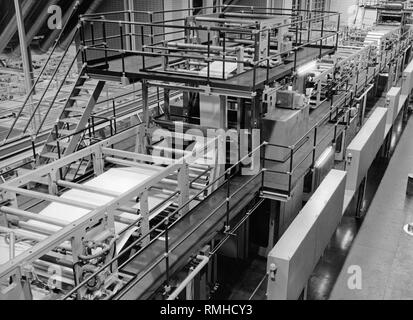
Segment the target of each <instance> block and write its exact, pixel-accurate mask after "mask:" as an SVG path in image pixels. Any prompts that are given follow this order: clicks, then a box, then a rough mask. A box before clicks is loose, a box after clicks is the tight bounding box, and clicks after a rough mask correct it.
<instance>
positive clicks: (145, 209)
mask: <svg viewBox="0 0 413 320" xmlns="http://www.w3.org/2000/svg"><path fill="white" fill-rule="evenodd" d="M139 211H140V214H141V217H142V220H141V234H143V235H145V234H148V233H149V230H150V229H149V202H148V191H145V192H143V193H142V194H140V195H139ZM149 241H150V239H149V237H145V239H142V246H146V245H148V244H149Z"/></svg>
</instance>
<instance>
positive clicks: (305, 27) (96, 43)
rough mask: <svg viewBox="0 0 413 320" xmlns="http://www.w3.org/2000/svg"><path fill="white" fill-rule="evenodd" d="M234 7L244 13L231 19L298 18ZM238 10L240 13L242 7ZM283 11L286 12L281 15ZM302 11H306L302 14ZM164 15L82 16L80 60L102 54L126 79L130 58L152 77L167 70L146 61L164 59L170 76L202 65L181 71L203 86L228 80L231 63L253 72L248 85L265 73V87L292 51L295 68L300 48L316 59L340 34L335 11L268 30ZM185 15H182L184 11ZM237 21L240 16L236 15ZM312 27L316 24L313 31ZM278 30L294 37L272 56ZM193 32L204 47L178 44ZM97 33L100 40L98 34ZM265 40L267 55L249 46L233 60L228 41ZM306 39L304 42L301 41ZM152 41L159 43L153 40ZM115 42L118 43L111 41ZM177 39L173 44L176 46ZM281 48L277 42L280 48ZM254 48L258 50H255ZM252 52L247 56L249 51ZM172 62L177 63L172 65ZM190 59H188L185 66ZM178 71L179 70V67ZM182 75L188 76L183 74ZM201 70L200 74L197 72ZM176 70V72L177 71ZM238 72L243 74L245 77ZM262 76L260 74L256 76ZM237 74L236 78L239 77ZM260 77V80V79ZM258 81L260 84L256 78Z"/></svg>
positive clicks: (254, 43) (255, 42)
mask: <svg viewBox="0 0 413 320" xmlns="http://www.w3.org/2000/svg"><path fill="white" fill-rule="evenodd" d="M234 8H235V9H238V10H242V14H241V13H240V12H238V13H237V12H231V14H235V15H237V14H238V15H240V14H241V15H246V18H248V17H250V16H249V15H252V16H253V17H254V14H255V15H257V17H260V18H261V19H262V18H271V17H273V16H281V17H283V15H284V16H288V17H290V16H291V14H298V13H297V12H296V11H294V12H292V11H291V12H288V10H284V9H283V10H281V9H272V8H258V7H257V8H256V7H242V6H234ZM241 8H242V9H241ZM179 11H182V10H171V12H179ZM285 11H287V12H288V13H283V12H285ZM301 11H305V10H301ZM167 12H168V11H163V12H149V13H148V12H140V11H125V12H113V13H108V14H104V15H98V14H96V15H85V16H82V18H81V25H82V27H81V29H82V32H81V34H82V43H83V45H84V48H85V50H84V51H85V52H84V54H83V59H84V62H86V63H89V64H90V65H93V64H94V61H93V59H88V56H89V54H92V53H93V52H94V53H95V54H100V55H104V57H102V58H101V61H102V63H105V65H109V63H110V61H111V60H112V59H114V58H116V59H120V62H121V65H120V67H119V70H118V71H119V72H121V73H122V74H123V75H126V74H127V73H129V72H132V71H131V70H126V64H127V63H126V60H127V58H128V56H137V57H138V58H139V61H140V64H141V66H140V69H139V70H135V71H136V72H138V71H139V72H140V71H144V72H156V73H165V72H166V71H165V70H162V69H161V68H159V67H158V65H157V64H155V65H156V67H155V66H154V64H153V63H150V62H151V61H152V60H153V59H156V58H163V59H165V61H168V59H170V60H169V62H168V68H169V69H170V70H169V71H171V72H172V73H173V69H174V68H176V67H177V66H181V65H191V64H192V65H196V66H197V67H198V69H200V67H205V69H206V70H205V69H204V71H202V73H200V72H198V71H196V72H193V70H192V69H191V70H189V69H188V70H184V71H183V73H184V74H186V75H188V77H195V78H203V79H205V78H206V79H207V82H208V83H210V82H211V81H214V80H226V79H227V78H228V77H229V75H228V71H227V68H226V66H228V65H229V64H230V63H232V64H236V65H237V66H238V67H240V68H241V69H244V71H243V72H247V71H251V75H249V76H251V79H250V81H249V83H250V84H252V86H253V87H255V86H256V85H257V82H258V81H259V82H260V83H262V78H263V75H262V72H259V71H260V70H266V74H265V75H264V81H265V83H268V82H269V81H270V79H271V72H270V71H271V69H273V67H274V64H273V62H274V61H275V60H277V59H279V58H280V57H282V56H284V55H287V56H288V55H290V53H291V52H294V55H293V56H294V64H293V65H294V68H296V67H297V58H298V57H297V54H298V52H299V50H300V49H302V48H305V47H308V46H316V47H319V48H320V52H319V56H321V55H322V54H323V51H322V50H323V48H326V46H325V45H324V42H325V41H326V40H328V39H332V38H334V39H335V40H336V43H334V45H332V46H331V48H334V47H336V46H337V41H338V34H339V25H340V21H339V20H340V19H339V17H340V15H339V14H338V13H334V12H327V11H325V12H323V16H322V18H320V17H315V18H309V19H304V18H303V16H300V18H299V20H297V21H295V22H291V23H279V24H275V25H274V26H271V27H270V28H267V29H261V27H260V24H259V23H256V22H254V23H252V22H251V20H247V19H244V20H243V19H240V18H238V19H237V16H234V17H232V16H229V17H228V21H229V22H232V23H238V26H234V27H232V28H231V27H225V26H209V27H206V26H201V25H196V24H194V25H186V24H185V25H179V24H180V23H181V22H182V23H184V22H185V19H173V20H166V21H164V20H159V21H157V20H155V19H154V17H155V16H156V15H157V14H160V13H162V14H163V15H165V14H166V13H167ZM184 12H186V11H185V10H184ZM112 14H113V15H117V16H119V15H120V14H124V15H126V16H127V17H126V18H125V19H124V20H123V21H122V20H121V21H119V19H111V17H110V16H111V15H112ZM138 14H139V15H143V16H145V17H146V18H143V19H141V21H142V20H145V22H137V20H138V19H137V18H136V17H135V15H138ZM240 17H241V16H240ZM195 19H201V20H200V21H204V20H205V21H207V22H208V21H209V22H211V21H212V22H213V21H216V20H217V19H218V20H220V19H219V18H209V17H196V18H195ZM331 19H337V25H336V26H335V28H333V29H327V28H326V23H327V21H329V20H331ZM312 23H313V24H314V25H313V27H312ZM109 25H110V26H111V28H110V29H111V30H112V34H111V35H108V31H107V30H108V29H109V28H108V26H109ZM116 28H118V30H119V31H118V32H113V29H116ZM280 28H286V29H290V30H293V33H294V37H293V39H292V41H291V42H292V46H291V48H287V49H285V50H283V49H282V48H279V49H278V50H277V51H276V52H273V51H272V50H271V49H270V48H271V46H272V45H274V44H275V43H274V41H276V39H275V36H274V34H275V32H276V30H279V29H280ZM166 29H167V30H171V31H169V32H173V33H181V34H183V35H185V37H182V38H179V39H174V40H173V41H171V42H168V41H167V39H166V38H165V37H166V36H168V34H166V32H165V31H164V30H166ZM156 30H158V31H159V30H163V31H162V32H157V31H156ZM215 32H219V33H220V36H221V38H222V41H221V42H222V44H220V46H219V47H216V46H214V45H212V44H211V42H212V39H213V34H214V33H215ZM304 32H306V33H307V35H306V37H303V36H302V34H303V33H304ZM86 33H88V34H89V38H86ZM191 33H203V34H204V37H205V38H206V42H205V44H204V45H197V46H186V45H185V43H180V42H179V41H181V40H183V39H184V38H188V35H190V34H191ZM97 34H99V35H101V36H96V35H97ZM264 35H265V36H266V39H267V40H266V41H268V45H267V46H266V49H265V50H267V52H266V53H265V54H263V55H261V57H260V55H259V54H254V52H252V51H254V50H252V51H251V50H250V49H248V48H247V50H246V53H247V54H249V56H248V55H247V56H246V57H248V58H247V59H239V57H238V56H237V53H236V50H235V49H234V48H233V47H231V46H229V45H228V44H227V43H229V42H230V41H239V42H240V43H244V42H245V43H247V42H248V45H251V46H252V47H255V48H258V47H259V45H260V41H261V36H264ZM304 38H306V39H304ZM156 39H160V40H159V41H158V42H156ZM115 40H116V41H115ZM176 41H178V42H179V43H177V44H176V45H175V42H176ZM134 43H135V44H136V43H137V46H140V50H138V49H136V48H135V49H134V48H133V47H134ZM279 45H280V47H281V44H279ZM257 50H258V49H257ZM250 51H251V52H250ZM172 59H175V60H174V61H172ZM188 60H191V61H190V62H188ZM214 62H217V63H220V68H221V69H222V70H221V71H222V72H221V71H219V72H217V71H214V72H213V71H212V70H211V68H212V67H211V64H212V63H214ZM179 70H180V69H179ZM185 71H186V72H185ZM199 71H200V70H199ZM176 72H179V71H178V70H177V71H176ZM243 72H241V73H243ZM259 73H260V75H259ZM239 74H240V73H238V74H237V75H239ZM258 76H259V77H258ZM258 78H259V79H260V80H258Z"/></svg>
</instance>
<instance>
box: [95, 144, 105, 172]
mask: <svg viewBox="0 0 413 320" xmlns="http://www.w3.org/2000/svg"><path fill="white" fill-rule="evenodd" d="M104 166H105V164H104V160H103V153H102V147H100V146H98V147H97V148H96V149H95V151H94V152H93V169H94V172H95V175H96V176H99V175H101V174H103V169H104Z"/></svg>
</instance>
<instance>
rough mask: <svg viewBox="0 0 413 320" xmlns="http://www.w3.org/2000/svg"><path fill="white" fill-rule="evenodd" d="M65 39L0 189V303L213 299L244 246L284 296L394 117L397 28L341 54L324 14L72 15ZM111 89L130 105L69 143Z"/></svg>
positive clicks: (274, 295)
mask: <svg viewBox="0 0 413 320" xmlns="http://www.w3.org/2000/svg"><path fill="white" fill-rule="evenodd" d="M177 16H178V18H177ZM73 37H74V38H75V39H77V48H78V53H77V55H76V58H75V60H76V61H74V63H78V64H79V65H80V67H81V68H80V72H79V78H78V80H77V81H76V83H75V84H74V86H73V89H72V91H71V92H70V93H69V96H68V99H67V101H66V102H65V105H64V106H63V108H62V111H61V114H60V117H59V119H58V122H57V125H56V126H55V127H54V128H53V130H52V131H51V132H50V134H49V137H48V139H47V142H45V144H44V146H43V148H42V150H41V152H40V153H39V154H38V156H37V158H36V159H35V162H36V165H35V167H34V168H32V170H20V174H18V175H17V177H15V178H14V179H11V180H7V181H5V182H4V183H2V184H0V192H1V194H0V299H33V300H42V299H68V300H73V299H81V300H98V299H169V300H174V299H212V298H213V297H214V293H215V292H216V291H217V290H219V285H220V282H221V281H222V280H221V279H222V277H221V276H220V272H221V270H220V268H219V264H218V257H219V256H220V255H221V256H230V257H236V258H238V259H247V258H248V255H249V251H250V250H251V246H252V245H251V243H253V242H254V243H255V247H256V248H257V251H258V252H259V254H260V255H261V256H264V257H267V261H268V266H267V273H266V279H267V282H266V283H267V290H266V291H267V298H268V299H298V298H299V297H300V295H301V294H302V291H303V290H304V289H305V286H306V283H307V281H308V278H309V276H310V275H311V271H312V270H313V269H314V266H315V264H316V263H317V261H318V259H319V257H320V256H321V254H322V252H323V251H324V249H325V247H326V246H327V244H328V240H329V239H330V238H331V235H332V234H333V232H334V230H335V228H336V227H337V225H338V223H339V221H340V219H341V217H342V215H343V214H344V212H345V211H346V209H347V208H350V207H355V208H356V212H360V208H359V204H360V202H362V199H363V196H364V195H363V184H364V183H365V176H366V170H367V169H368V168H369V166H370V164H371V161H372V158H374V156H375V155H376V154H377V152H378V151H379V149H380V148H381V150H382V153H383V154H385V153H386V148H388V144H389V141H390V140H391V139H392V138H391V136H392V130H393V126H395V123H396V122H397V121H400V115H401V114H404V113H405V112H406V110H407V103H408V100H409V98H410V94H411V90H412V87H413V67H412V66H413V65H412V63H410V60H411V47H412V40H413V37H412V32H411V29H410V26H409V25H407V24H406V23H402V22H401V23H399V24H398V25H389V24H385V23H384V22H383V21H380V23H378V24H377V25H376V26H374V27H373V28H372V30H371V31H370V32H369V33H368V34H366V35H365V36H364V39H362V41H358V42H354V41H352V43H351V44H349V43H347V42H346V41H345V40H344V39H343V38H342V33H341V30H340V15H339V14H338V13H336V12H327V11H322V12H315V11H311V12H309V11H307V10H291V9H272V8H261V7H253V6H248V7H245V6H235V5H234V6H224V7H203V8H202V9H197V13H196V14H195V10H194V9H189V10H188V9H186V10H170V11H162V12H143V11H142V12H141V11H136V12H135V11H125V12H123V11H122V12H107V13H97V14H85V15H82V16H81V17H80V19H79V23H78V26H77V29H76V32H75V34H74V36H73ZM109 82H110V83H122V84H132V83H139V84H140V85H141V90H142V95H141V97H142V109H141V110H140V111H139V112H138V113H134V114H132V115H129V116H128V117H126V116H123V117H122V118H121V119H116V118H115V119H114V120H113V121H112V122H111V123H110V124H111V128H112V127H113V126H116V125H118V126H120V125H121V124H122V125H123V127H124V128H123V129H122V130H112V132H111V134H108V133H107V130H106V135H105V136H104V137H103V138H101V139H94V140H93V143H92V142H91V140H88V141H87V143H85V141H86V139H85V136H90V135H92V134H94V132H93V130H92V129H91V127H90V125H91V124H90V121H89V122H88V119H89V118H90V115H91V113H92V111H93V108H94V106H95V104H96V101H97V100H98V97H99V95H100V94H101V93H102V89H103V87H104V85H105V83H109ZM86 87H88V88H89V89H88V90H89V91H87V92H88V94H85V91H84V89H85V88H86ZM384 91H388V97H387V100H386V101H387V102H386V107H385V108H380V107H377V108H371V107H368V101H371V100H374V99H375V97H378V96H380V95H381V94H382V92H384ZM151 93H156V94H155V96H156V99H154V100H153V99H150V98H149V97H150V96H151ZM85 96H86V97H85ZM39 104H40V103H39ZM131 119H132V120H131ZM30 121H31V119H29V122H30ZM15 123H17V124H18V123H19V119H18V118H17V119H16V121H15ZM125 123H127V124H128V125H127V126H126V125H125ZM100 130H103V129H100ZM108 136H109V137H108ZM18 138H21V137H17V138H16V137H15V136H11V135H10V137H9V136H8V137H7V138H6V140H5V141H3V144H5V145H6V144H7V143H15V142H16V141H17V139H18ZM382 146H384V147H382ZM338 167H340V169H338ZM73 172H74V173H73ZM303 204H305V205H304V206H303ZM333 205H334V208H333ZM266 206H267V207H269V208H271V209H270V211H271V213H270V214H269V215H264V214H256V211H259V210H264V209H263V208H264V207H266ZM258 209H259V210H258ZM299 213H300V214H299ZM276 216H278V218H277V219H275V217H276ZM275 220H277V223H275V222H274V221H275ZM250 224H255V225H257V224H259V225H260V229H259V230H260V231H262V234H263V235H265V237H264V238H265V239H264V240H262V239H258V238H259V237H258V236H257V234H256V233H255V234H252V233H251V231H250V228H249V225H250Z"/></svg>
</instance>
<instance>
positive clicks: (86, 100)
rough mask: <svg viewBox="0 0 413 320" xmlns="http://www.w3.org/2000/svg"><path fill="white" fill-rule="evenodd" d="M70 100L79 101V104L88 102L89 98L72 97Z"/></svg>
mask: <svg viewBox="0 0 413 320" xmlns="http://www.w3.org/2000/svg"><path fill="white" fill-rule="evenodd" d="M70 100H74V101H80V102H89V100H90V97H85V96H73V97H70Z"/></svg>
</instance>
